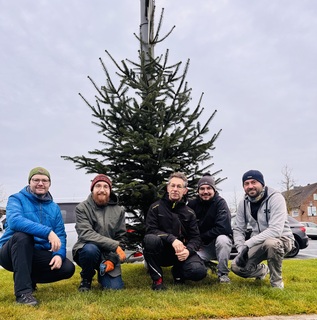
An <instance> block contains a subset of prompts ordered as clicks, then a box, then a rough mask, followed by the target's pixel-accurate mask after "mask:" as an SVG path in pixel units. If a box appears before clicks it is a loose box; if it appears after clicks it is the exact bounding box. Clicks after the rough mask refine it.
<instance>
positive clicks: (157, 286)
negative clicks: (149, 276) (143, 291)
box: [152, 278, 166, 290]
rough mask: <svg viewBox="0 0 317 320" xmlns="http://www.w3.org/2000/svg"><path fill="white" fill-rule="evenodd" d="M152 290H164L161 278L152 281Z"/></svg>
mask: <svg viewBox="0 0 317 320" xmlns="http://www.w3.org/2000/svg"><path fill="white" fill-rule="evenodd" d="M152 290H166V287H165V286H164V284H163V279H162V278H160V279H158V280H155V281H153V283H152Z"/></svg>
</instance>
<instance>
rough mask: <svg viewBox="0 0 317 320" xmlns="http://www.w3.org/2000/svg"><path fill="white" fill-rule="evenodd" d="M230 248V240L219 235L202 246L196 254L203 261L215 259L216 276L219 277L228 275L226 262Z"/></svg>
mask: <svg viewBox="0 0 317 320" xmlns="http://www.w3.org/2000/svg"><path fill="white" fill-rule="evenodd" d="M231 248H232V240H231V239H230V238H229V237H228V236H226V235H224V234H221V235H220V236H218V237H217V238H216V239H214V240H213V241H212V242H211V243H209V244H208V245H203V246H202V247H201V248H200V249H199V251H198V252H197V254H198V255H199V256H200V258H201V259H203V260H204V261H209V260H214V259H216V260H217V261H218V276H219V277H220V276H222V275H224V274H225V275H228V273H229V268H228V261H229V259H230V252H231Z"/></svg>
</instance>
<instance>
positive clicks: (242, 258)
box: [234, 245, 249, 268]
mask: <svg viewBox="0 0 317 320" xmlns="http://www.w3.org/2000/svg"><path fill="white" fill-rule="evenodd" d="M248 252H249V247H248V246H246V245H244V246H242V249H241V251H240V253H238V255H237V256H236V258H235V259H234V260H235V262H236V265H237V266H238V267H240V268H244V267H245V266H246V264H247V262H248V259H249V256H248Z"/></svg>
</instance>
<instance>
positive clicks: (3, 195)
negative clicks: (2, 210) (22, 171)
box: [0, 184, 6, 203]
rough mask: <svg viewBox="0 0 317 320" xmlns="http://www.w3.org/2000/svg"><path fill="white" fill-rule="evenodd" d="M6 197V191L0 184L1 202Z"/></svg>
mask: <svg viewBox="0 0 317 320" xmlns="http://www.w3.org/2000/svg"><path fill="white" fill-rule="evenodd" d="M5 199H6V195H5V192H4V191H3V188H2V185H1V184H0V203H2V202H4V200H5Z"/></svg>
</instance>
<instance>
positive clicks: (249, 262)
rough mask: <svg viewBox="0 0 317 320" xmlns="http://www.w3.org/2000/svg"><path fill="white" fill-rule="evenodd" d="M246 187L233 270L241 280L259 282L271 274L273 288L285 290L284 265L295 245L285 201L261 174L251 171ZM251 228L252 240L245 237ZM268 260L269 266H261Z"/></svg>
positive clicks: (235, 235) (244, 182) (235, 231)
mask: <svg viewBox="0 0 317 320" xmlns="http://www.w3.org/2000/svg"><path fill="white" fill-rule="evenodd" d="M242 186H243V189H244V192H245V197H244V199H243V200H241V202H240V203H239V206H238V210H237V215H236V221H235V224H234V226H233V238H234V243H235V246H236V248H237V251H238V255H237V256H236V258H235V259H234V260H233V261H232V264H231V269H232V271H233V272H234V273H235V274H237V275H238V276H240V277H243V278H255V279H258V280H264V279H265V277H266V275H267V274H268V273H270V283H271V286H272V287H273V288H278V289H283V288H284V282H283V279H282V262H283V259H284V257H285V255H286V254H287V253H288V252H290V251H291V250H292V247H293V245H294V237H293V234H292V231H291V229H290V226H289V223H288V220H287V208H286V203H285V199H284V197H283V196H282V194H281V193H280V192H278V191H276V190H274V189H272V188H270V187H268V186H266V185H265V183H264V177H263V174H262V173H261V172H260V171H258V170H249V171H247V172H246V173H245V174H244V175H243V176H242ZM248 225H249V226H250V227H251V229H252V233H251V237H250V239H246V237H245V236H246V231H247V227H248ZM264 260H267V265H266V264H264V263H261V262H262V261H264Z"/></svg>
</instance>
